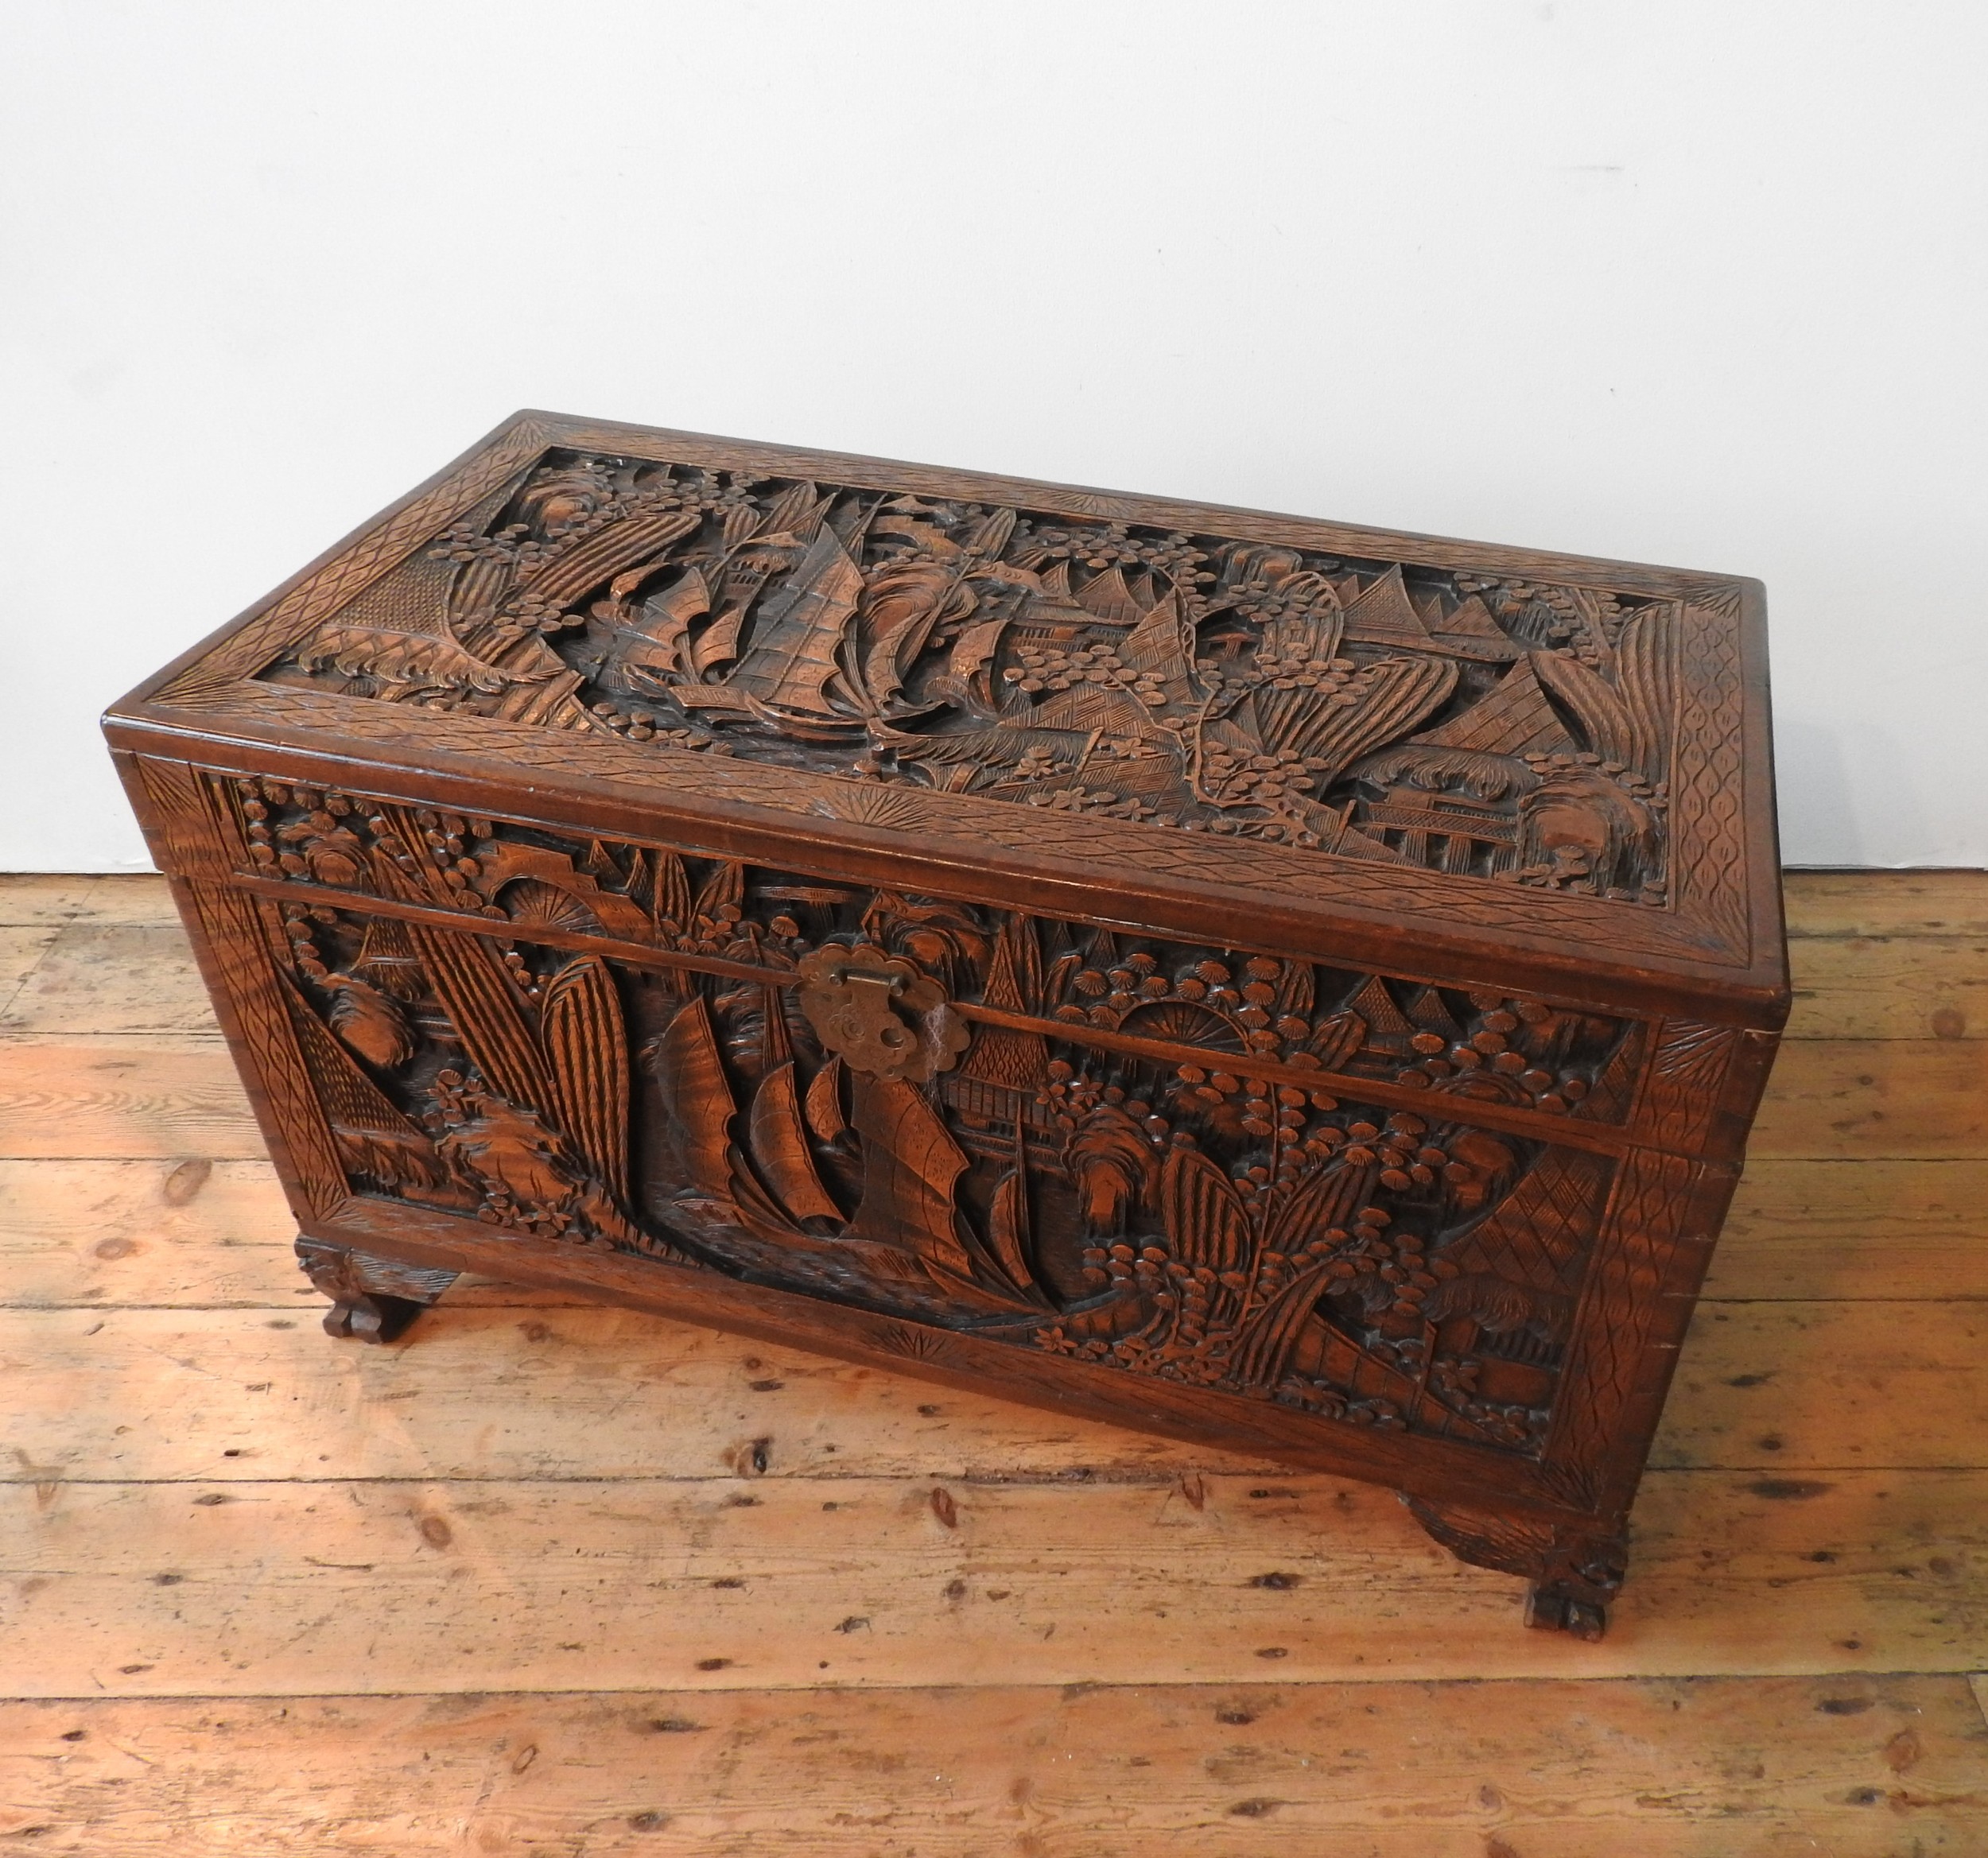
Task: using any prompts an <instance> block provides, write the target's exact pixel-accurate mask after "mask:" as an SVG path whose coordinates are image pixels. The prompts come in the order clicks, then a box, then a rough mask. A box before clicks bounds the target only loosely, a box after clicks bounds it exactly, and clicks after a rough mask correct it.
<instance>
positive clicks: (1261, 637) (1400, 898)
mask: <svg viewBox="0 0 1988 1858" xmlns="http://www.w3.org/2000/svg"><path fill="white" fill-rule="evenodd" d="M1764 627H1765V620H1764V603H1763V598H1762V593H1761V588H1760V585H1759V584H1758V583H1757V582H1755V581H1750V580H1738V579H1735V578H1734V577H1732V576H1714V575H1707V574H1699V573H1691V572H1685V571H1682V570H1678V569H1673V568H1652V567H1646V566H1637V565H1634V564H1625V563H1616V562H1603V561H1591V560H1586V559H1583V558H1580V557H1567V556H1555V555H1545V554H1540V553H1532V552H1528V551H1525V550H1521V549H1509V548H1497V547H1492V546H1488V545H1481V544H1476V543H1463V542H1455V541H1442V540H1439V539H1435V538H1431V537H1421V536H1411V535H1405V534H1398V533H1392V532H1388V531H1385V530H1379V529H1363V528H1357V527H1353V526H1348V525H1345V524H1338V523H1330V522H1316V521H1312V520H1309V519H1306V518H1297V517H1290V516H1276V515H1267V514H1258V513H1255V512H1251V511H1243V510H1229V509H1224V508H1221V507H1218V506H1209V505H1203V504H1193V503H1183V502H1173V501H1169V500H1167V499H1164V498H1152V497H1140V496H1131V495H1119V494H1116V493H1105V492H1101V491H1089V490H1080V489H1074V488H1071V487H1067V486H1062V485H1054V484H1044V483H1032V482H1028V481H1026V480H1021V479H1011V478H1002V477H996V476H990V475H984V474H980V473H976V472H970V471H950V470H940V469H936V468H934V467H928V466H922V465H912V464H896V463H892V462H889V461H886V460H876V459H866V458H856V457H850V456H841V455H837V454H833V453H826V452H810V451H802V450H797V449H794V448H786V447H779V446H773V445H765V444H750V443H746V442H743V441H740V440H729V439H717V438H711V437H707V436H700V435H696V434H691V433H685V432H668V431H658V430H654V429H647V428H643V427H636V426H627V425H609V424H605V423H603V422H599V421H583V420H577V419H569V418H564V417H558V416H555V415H552V414H547V413H520V414H518V416H516V417H514V418H513V419H512V420H511V421H507V423H506V424H505V425H503V426H502V427H500V428H499V429H498V431H497V432H495V433H493V434H492V435H491V436H490V437H489V438H488V439H487V440H484V441H483V443H482V444H480V445H478V446H477V447H476V448H474V449H473V450H472V451H471V452H468V453H467V454H466V455H465V456H464V457H463V458H462V459H460V460H458V461H457V462H456V464H454V465H452V466H451V467H449V468H448V470H446V471H444V472H442V473H441V475H438V476H437V477H436V478H434V479H431V480H430V481H429V483H427V484H426V485H425V486H423V487H421V489H420V490H419V491H416V492H414V494H412V495H410V496H409V497H408V498H405V499H403V500H402V502H400V503H398V504H397V505H395V506H394V507H393V508H391V509H390V510H387V511H386V512H384V513H383V514H382V515H381V516H379V518H375V521H374V522H371V523H370V524H368V525H367V526H365V527H364V528H363V529H361V530H360V531H359V532H358V533H357V534H356V535H355V536H354V537H351V538H350V539H348V541H346V542H345V543H344V544H342V545H340V547H338V548H337V549H334V550H333V551H332V553H329V554H328V555H327V556H325V557H323V558H321V559H320V561H318V562H317V563H316V564H313V566H312V567H311V568H309V569H307V570H305V572H304V573H303V574H301V576H298V577H297V579H295V580H293V581H291V582H290V583H289V584H288V585H287V586H285V588H282V589H279V590H278V592H277V593H276V594H274V595H271V596H270V599H267V600H266V601H264V602H263V603H261V604H259V605H258V606H257V607H254V608H253V609H251V611H250V612H249V613H247V615H243V617H242V618H241V619H238V620H237V621H235V623H233V624H231V625H230V626H227V627H226V628H224V629H223V630H221V631H220V632H219V633H217V634H215V635H214V636H213V637H212V638H209V639H208V640H207V641H206V642H204V643H203V644H202V645H200V646H197V647H196V648H195V649H194V650H192V652H190V653H188V654H185V655H184V657H181V659H179V660H178V661H176V662H175V663H174V664H173V665H170V666H169V667H168V668H167V669H165V671H163V672H161V673H159V674H158V676H157V677H153V679H151V680H149V681H147V682H146V684H144V685H141V686H140V687H139V689H138V690H137V691H135V692H133V694H132V695H131V696H130V697H128V698H126V699H125V700H123V701H122V703H120V704H118V705H117V706H116V707H115V708H114V709H113V711H112V712H111V716H110V717H109V718H108V719H107V725H108V727H110V729H111V734H112V736H113V739H114V740H116V741H118V742H119V743H121V744H122V745H123V746H128V747H151V748H153V749H154V750H157V749H159V748H160V747H161V743H160V740H159V737H160V735H161V731H165V732H169V734H171V735H173V736H176V737H179V738H181V739H182V740H181V743H179V745H178V747H177V748H176V749H174V750H172V751H170V752H178V753H182V754H187V755H188V756H190V757H192V758H195V759H200V758H201V751H200V747H199V746H198V744H199V743H200V741H201V740H205V741H206V742H208V743H213V744H219V743H233V744H238V745H243V746H245V747H252V748H253V749H254V751H256V753H257V754H258V756H259V758H260V762H259V764H258V765H263V766H270V767H272V768H278V769H281V768H283V767H286V766H287V767H288V768H289V771H291V772H293V773H294V774H303V775H309V774H311V773H312V772H313V768H318V769H321V768H322V766H323V765H324V763H325V762H327V761H332V762H337V763H338V764H339V766H340V772H339V774H338V776H337V778H341V779H344V780H346V781H348V782H358V781H359V779H360V774H359V770H355V768H354V767H353V766H352V764H353V763H359V764H362V766H363V765H364V764H371V765H373V766H376V767H379V768H380V769H381V770H399V771H400V773H401V777H402V778H403V779H404V778H405V776H406V774H410V773H414V774H419V775H420V776H421V777H422V778H423V779H424V780H425V782H426V784H427V787H428V790H429V797H433V799H435V800H436V801H439V802H441V803H444V804H448V805H457V806H461V807H468V808H481V809H487V810H493V811H506V810H508V811H510V812H511V813H518V811H519V810H520V809H523V810H524V811H526V812H527V813H530V815H531V816H533V817H538V818H540V819H542V820H551V821H557V822H561V823H569V824H585V825H588V826H589V827H591V828H593V829H596V830H600V831H616V832H620V833H621V834H623V836H629V837H634V838H642V837H644V836H654V837H656V838H658V839H661V840H665V841H666V842H669V843H672V844H678V845H680V846H683V847H685V848H693V849H699V850H704V851H712V852H723V853H726V854H728V855H744V856H759V857H762V858H769V857H771V858H777V859H779V860H781V861H782V862H784V863H787V864H789V865H790V866H791V865H795V864H803V863H809V862H812V863H813V865H815V866H816V867H819V868H821V869H822V870H824V871H832V872H835V873H838V874H847V875H854V876H860V877H863V878H866V879H869V880H871V881H874V882H889V883H894V884H896V885H899V886H903V887H918V886H926V887H930V888H932V889H934V890H943V891H945V892H948V893H949V894H957V895H965V896H979V897H980V898H984V899H985V900H987V901H989V902H1009V903H1011V902H1016V901H1023V902H1027V903H1028V904H1030V905H1031V906H1035V907H1039V908H1042V909H1044V910H1062V911H1066V912H1070V913H1076V914H1078V915H1083V916H1087V917H1090V918H1092V919H1093V920H1099V921H1116V922H1123V923H1127V924H1132V925H1140V926H1143V927H1149V928H1153V929H1163V930H1167V931H1171V932H1175V933H1181V934H1186V935H1195V936H1200V937H1204V938H1206V937H1213V938H1214V939H1216V940H1219V941H1225V942H1229V943H1232V944H1237V945H1245V946H1252V947H1258V948H1267V949H1270V950H1272V951H1273V952H1293V953H1304V954H1308V955H1319V954H1322V953H1343V954H1345V956H1349V957H1363V958H1366V959H1369V960H1392V961H1394V962H1395V963H1396V964H1402V963H1404V961H1408V962H1412V964H1414V965H1415V966H1416V967H1418V968H1421V969H1422V970H1423V971H1425V972H1426V971H1427V970H1429V969H1430V968H1432V967H1433V966H1435V965H1436V964H1445V965H1447V966H1449V967H1451V968H1460V969H1461V971H1462V972H1464V973H1466V974H1467V973H1470V972H1472V971H1473V970H1475V971H1477V972H1485V973H1487V974H1488V973H1490V972H1497V974H1499V975H1501V976H1512V977H1515V978H1520V979H1532V980H1536V981H1537V982H1539V983H1543V984H1552V983H1555V981H1557V982H1559V983H1561V984H1563V985H1564V984H1566V983H1567V981H1568V980H1569V979H1579V980H1581V981H1582V982H1584V983H1586V989H1587V991H1592V990H1593V989H1594V987H1597V986H1606V987H1607V988H1608V989H1609V991H1611V992H1613V993H1614V994H1616V995H1620V996H1621V997H1622V998H1623V999H1625V1002H1628V1001H1647V1002H1648V1003H1652V1004H1656V1005H1661V1004H1664V1003H1671V1002H1675V1001H1680V1000H1683V1001H1690V1002H1695V1003H1707V1002H1710V1003H1714V1004H1716V1005H1718V1006H1719V1007H1722V1009H1723V1010H1725V1011H1726V1012H1727V1013H1729V1014H1732V1015H1734V1016H1737V1017H1740V1018H1747V1019H1750V1020H1751V1021H1753V1022H1755V1023H1759V1024H1773V1023H1776V1022H1778V1019H1779V1017H1780V1014H1781V1013H1782V1012H1783V1011H1784V1007H1785V999H1786V990H1787V980H1786V969H1785V954H1784V946H1783V943H1782V939H1781V925H1780V894H1779V887H1778V883H1777V879H1776V861H1775V848H1774V838H1773V791H1772V784H1771V772H1770V766H1769V739H1768V718H1767V708H1766V662H1765V630H1764ZM189 739H190V740H189ZM272 751H273V752H272ZM236 758H237V759H239V754H237V756H236ZM320 778H324V777H323V776H322V774H320Z"/></svg>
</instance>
